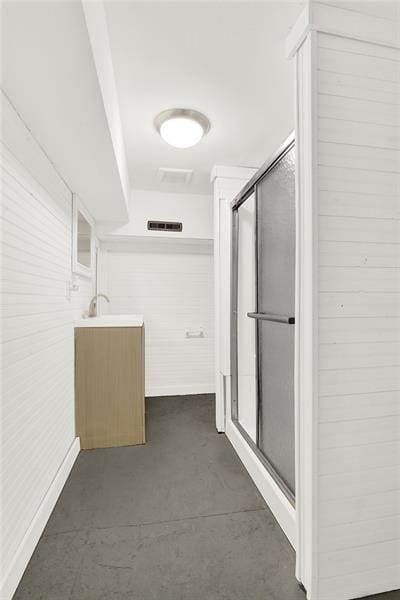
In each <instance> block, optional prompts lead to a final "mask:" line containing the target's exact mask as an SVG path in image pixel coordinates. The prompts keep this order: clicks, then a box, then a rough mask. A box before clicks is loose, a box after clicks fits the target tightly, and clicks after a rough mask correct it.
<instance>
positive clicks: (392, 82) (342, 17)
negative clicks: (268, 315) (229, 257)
mask: <svg viewBox="0 0 400 600" xmlns="http://www.w3.org/2000/svg"><path fill="white" fill-rule="evenodd" d="M327 4H329V5H325V6H324V5H322V4H321V3H318V2H315V3H314V2H313V3H312V6H311V9H312V10H311V12H310V13H309V17H310V15H311V22H312V25H313V31H310V30H307V28H306V29H305V32H303V36H304V37H303V39H301V36H300V38H299V39H300V41H301V43H302V45H301V46H300V47H299V50H298V55H297V58H296V60H297V65H298V77H299V79H298V82H299V85H298V110H299V127H298V154H299V169H300V171H299V180H298V181H299V183H300V190H299V193H300V195H299V198H300V222H303V229H302V231H301V235H303V234H304V237H303V240H302V241H301V242H300V245H301V248H302V250H303V256H302V257H301V258H300V260H301V261H302V268H303V267H304V270H303V271H301V273H302V279H301V286H302V289H301V290H300V292H301V293H302V294H304V295H303V301H304V302H305V303H306V306H307V309H306V313H303V314H302V315H301V317H303V318H302V323H300V324H301V327H303V328H304V330H303V331H302V334H301V335H302V336H303V337H304V339H305V342H304V345H303V351H304V354H305V356H308V357H309V359H308V362H307V361H306V362H304V363H303V364H302V369H301V371H300V378H301V385H300V394H301V406H300V411H301V416H300V422H301V423H302V425H301V426H302V427H303V429H302V432H303V436H304V444H303V447H304V454H302V460H303V462H304V461H309V466H310V468H312V471H311V473H310V477H309V478H308V479H306V478H303V479H302V480H300V484H301V491H303V490H304V489H305V488H307V489H309V495H308V497H307V498H306V499H305V497H304V496H302V498H301V502H302V503H303V508H300V510H301V511H304V513H305V519H304V514H303V515H301V519H303V529H302V530H300V533H301V531H303V533H301V536H302V537H303V538H304V537H307V546H308V550H307V552H306V553H305V554H304V555H303V556H300V561H301V563H303V565H304V564H305V563H306V562H307V561H308V566H307V568H304V566H302V567H301V568H300V573H301V576H302V578H303V577H304V578H303V582H304V583H305V584H306V587H307V589H308V593H309V598H311V599H312V600H314V599H320V600H342V599H349V598H357V597H361V596H364V595H370V594H375V593H378V592H383V591H388V590H391V589H397V588H400V496H399V489H400V245H399V242H400V213H399V208H400V38H398V37H397V40H396V35H397V36H398V34H399V31H400V23H399V22H398V21H396V11H397V16H399V10H398V9H399V5H398V3H397V4H394V3H391V4H388V3H369V2H365V3H363V2H361V3H356V2H354V3H353V2H352V3H348V4H346V5H345V6H344V5H343V3H339V2H336V3H335V2H329V3H327ZM334 4H336V5H337V6H333V5H334ZM300 26H301V27H304V23H303V25H302V24H300ZM306 27H307V25H306ZM310 211H311V212H310ZM305 221H308V222H305ZM305 261H308V264H306V262H305ZM309 310H312V314H311V315H310V320H309V321H307V320H305V319H304V314H306V316H307V314H309ZM307 328H308V329H307ZM306 329H307V330H306ZM306 338H307V339H306ZM311 342H313V346H311ZM308 369H309V370H308ZM304 472H305V471H303V474H304ZM304 502H305V504H306V506H304ZM300 548H301V549H302V550H303V549H304V542H303V541H302V540H300Z"/></svg>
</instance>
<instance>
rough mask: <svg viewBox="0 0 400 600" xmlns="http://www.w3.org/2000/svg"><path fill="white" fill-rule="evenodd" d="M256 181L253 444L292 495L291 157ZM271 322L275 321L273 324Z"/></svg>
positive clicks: (293, 240)
mask: <svg viewBox="0 0 400 600" xmlns="http://www.w3.org/2000/svg"><path fill="white" fill-rule="evenodd" d="M294 152H295V151H294V148H292V149H291V150H290V151H289V152H288V153H287V154H286V155H285V156H283V158H282V159H281V160H280V161H279V162H278V163H277V164H276V166H275V167H274V168H273V169H271V170H270V171H269V172H268V173H267V174H266V175H265V176H264V177H263V179H261V180H260V181H259V183H258V184H257V187H256V198H257V256H258V259H257V274H258V276H257V281H258V285H257V312H258V313H259V315H260V318H259V319H257V322H258V328H257V329H258V365H259V368H258V377H259V421H258V432H259V433H258V446H259V448H260V450H261V451H262V452H263V454H264V455H265V456H266V457H267V459H268V461H269V462H270V464H271V465H272V466H273V468H274V469H275V471H276V472H277V474H278V475H279V476H280V478H281V479H282V480H283V482H284V483H285V484H286V485H287V487H288V488H289V490H290V491H291V492H292V493H293V494H294V491H295V467H294V459H295V445H294V327H293V324H294V309H295V256H296V253H295V250H296V248H295V246H296V222H295V171H294V169H295V155H294ZM275 319H276V320H275Z"/></svg>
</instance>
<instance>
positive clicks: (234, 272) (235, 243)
mask: <svg viewBox="0 0 400 600" xmlns="http://www.w3.org/2000/svg"><path fill="white" fill-rule="evenodd" d="M294 146H295V136H294V133H292V134H291V135H290V136H289V137H288V138H287V139H286V140H285V141H284V143H283V144H282V146H281V147H280V148H279V149H278V150H277V152H276V153H275V154H274V155H273V156H272V157H271V158H270V159H269V160H268V161H267V162H266V163H265V164H264V165H263V166H262V167H261V168H260V169H259V171H257V173H256V174H255V175H254V177H252V178H251V179H250V181H249V182H248V183H247V184H246V186H245V187H244V188H243V189H242V190H241V191H240V192H239V194H238V195H237V196H236V197H235V198H234V199H233V201H232V204H231V209H232V255H231V373H232V389H231V420H232V423H233V425H234V426H235V427H236V428H237V430H238V431H239V433H240V434H241V436H242V437H243V438H244V440H245V441H246V443H247V444H248V445H249V446H250V448H251V450H252V451H253V452H254V454H255V455H256V456H257V458H258V459H259V460H260V462H261V463H262V464H263V466H264V467H265V469H266V470H267V471H268V473H269V475H270V476H271V477H272V479H273V480H274V481H275V483H276V484H277V485H278V486H279V488H280V489H281V490H282V492H283V493H284V494H285V496H286V498H287V499H288V500H289V502H290V503H291V504H292V505H293V506H295V496H294V494H293V492H292V491H291V490H290V489H289V487H288V486H287V484H286V483H285V482H284V481H283V479H282V478H281V477H280V475H279V474H278V473H277V472H276V470H275V468H274V467H273V465H272V464H271V463H270V461H269V460H268V458H267V457H266V456H265V454H264V453H263V452H262V450H261V449H260V448H259V440H260V423H261V417H262V415H261V410H262V407H261V401H260V399H261V377H260V376H259V361H260V352H259V331H258V321H259V318H260V317H259V314H258V293H257V292H258V233H257V230H258V226H257V225H258V220H257V216H258V215H257V184H258V183H259V182H260V181H261V180H262V179H263V178H264V177H265V176H266V175H267V174H268V173H269V172H270V171H271V170H272V169H273V168H274V167H275V166H276V165H277V164H278V163H279V161H280V160H281V159H282V158H283V157H284V156H285V155H286V154H287V153H288V152H290V150H292V148H294ZM253 193H254V194H255V212H254V217H255V218H254V241H255V291H256V294H255V298H256V300H255V303H256V306H255V311H254V312H252V313H248V315H247V316H248V317H250V318H255V327H256V357H257V358H256V374H255V377H256V384H257V385H256V402H257V407H256V409H257V410H256V414H257V429H256V431H257V437H256V442H254V441H253V439H252V438H251V437H250V436H249V434H248V433H247V431H246V430H245V429H244V427H242V425H241V424H240V423H239V418H238V417H239V402H238V400H239V399H238V339H237V334H238V323H237V309H238V260H239V211H238V209H239V208H240V206H241V205H242V204H244V202H246V200H248V199H249V198H250V196H252V194H253ZM269 317H270V318H271V320H272V319H273V320H275V321H278V322H285V323H288V324H290V325H293V324H294V319H293V317H292V316H288V317H282V316H281V315H269ZM293 351H294V350H293ZM293 435H295V431H293Z"/></svg>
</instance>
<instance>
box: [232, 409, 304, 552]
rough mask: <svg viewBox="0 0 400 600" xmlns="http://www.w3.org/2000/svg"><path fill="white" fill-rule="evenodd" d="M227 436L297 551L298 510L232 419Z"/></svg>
mask: <svg viewBox="0 0 400 600" xmlns="http://www.w3.org/2000/svg"><path fill="white" fill-rule="evenodd" d="M226 435H227V437H228V439H229V441H230V442H231V444H232V446H233V447H234V449H235V450H236V452H237V454H238V455H239V458H240V460H241V461H242V463H243V464H244V466H245V467H246V469H247V471H248V473H249V475H250V477H251V478H252V480H253V481H254V483H255V484H256V486H257V488H258V489H259V491H260V494H261V495H262V497H263V498H264V500H265V502H266V503H267V504H268V506H269V508H270V509H271V511H272V513H273V514H274V517H275V518H276V520H277V521H278V523H279V525H280V526H281V527H282V529H283V532H284V533H285V535H286V537H287V538H288V540H289V542H290V543H291V544H292V546H293V548H294V549H296V509H295V508H294V507H293V506H292V505H291V503H290V502H289V500H288V499H287V498H286V496H285V494H284V493H283V492H282V491H281V490H280V488H279V487H278V486H277V485H276V483H275V481H274V480H273V479H272V477H271V475H270V474H269V473H268V471H267V470H266V468H265V467H264V465H263V464H262V462H261V461H260V460H259V459H258V458H257V456H256V455H255V454H254V452H253V451H252V449H251V448H250V446H249V445H248V444H247V442H246V440H245V439H244V438H243V436H242V435H241V434H240V432H239V431H238V429H237V428H236V427H235V425H234V424H233V423H232V421H231V420H230V419H229V420H227V423H226Z"/></svg>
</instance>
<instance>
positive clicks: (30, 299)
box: [0, 98, 92, 600]
mask: <svg viewBox="0 0 400 600" xmlns="http://www.w3.org/2000/svg"><path fill="white" fill-rule="evenodd" d="M2 117H3V132H2V140H1V144H0V148H1V163H2V169H1V186H2V202H1V208H2V214H1V261H2V265H1V266H2V270H1V292H2V294H1V297H2V314H1V333H2V337H1V351H2V364H1V388H2V390H1V391H2V408H1V489H2V498H1V513H2V514H1V523H2V531H1V561H0V562H1V565H2V576H1V597H2V598H3V597H4V599H5V600H8V598H10V597H11V595H12V592H13V589H14V588H15V585H16V584H17V583H18V579H19V577H20V576H21V575H22V572H23V569H24V567H25V564H26V562H27V560H29V555H30V553H31V551H32V550H33V548H34V546H35V544H36V542H37V540H38V538H39V536H40V533H41V528H42V525H44V523H45V521H46V518H47V517H48V516H49V514H47V515H46V511H47V510H49V509H50V510H51V508H52V507H51V501H52V500H51V499H49V493H50V494H51V498H52V499H53V501H54V500H55V499H56V496H54V494H55V491H54V490H55V489H56V488H57V486H56V488H55V487H54V485H55V481H59V480H60V471H61V470H62V469H64V471H65V461H66V460H67V462H68V461H69V463H70V465H71V464H72V462H73V456H72V454H74V455H75V454H76V451H77V448H78V446H77V444H76V443H75V417H74V329H73V318H74V310H73V303H72V301H71V299H68V292H67V284H68V282H69V281H70V280H71V219H72V210H71V201H72V195H71V192H70V191H69V189H68V187H67V186H66V185H65V183H64V182H63V181H62V180H61V178H60V177H59V175H58V174H57V173H56V171H55V170H54V168H53V166H52V165H51V163H50V162H49V160H48V158H47V157H46V155H45V154H44V153H43V151H42V150H41V148H40V147H39V146H38V144H37V143H36V142H35V140H34V138H33V137H32V135H31V134H30V132H29V131H28V129H27V128H26V127H25V125H24V124H23V122H22V121H21V119H20V118H19V116H18V115H17V113H16V112H15V111H14V110H13V108H12V107H11V105H10V104H9V103H8V101H7V100H6V99H5V98H3V114H2ZM78 283H79V282H78ZM91 285H92V284H91V283H89V282H88V283H84V285H83V287H82V288H81V289H80V292H78V293H76V295H77V296H80V297H81V299H82V295H85V294H86V293H87V292H88V291H89V290H88V289H87V288H88V287H91ZM75 303H78V304H79V302H77V300H76V299H75ZM69 456H71V458H68V457H69ZM71 461H72V462H71ZM63 465H64V466H63ZM65 475H67V472H64V473H63V477H64V476H65ZM57 485H62V483H60V484H57ZM57 489H58V488H57ZM39 515H40V516H39Z"/></svg>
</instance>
